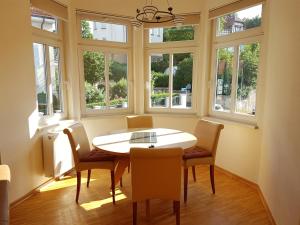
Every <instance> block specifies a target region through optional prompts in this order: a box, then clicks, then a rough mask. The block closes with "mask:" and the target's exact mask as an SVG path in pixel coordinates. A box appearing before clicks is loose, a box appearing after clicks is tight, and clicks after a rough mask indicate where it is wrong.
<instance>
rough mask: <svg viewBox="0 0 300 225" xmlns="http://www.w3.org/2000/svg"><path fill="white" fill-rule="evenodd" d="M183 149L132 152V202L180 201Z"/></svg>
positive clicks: (136, 149) (134, 149) (131, 150)
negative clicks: (155, 199)
mask: <svg viewBox="0 0 300 225" xmlns="http://www.w3.org/2000/svg"><path fill="white" fill-rule="evenodd" d="M182 154H183V150H182V149H181V148H164V149H157V148H152V149H148V148H147V149H145V148H131V149H130V161H131V183H132V185H131V186H132V200H133V201H141V200H146V199H153V198H158V199H167V200H173V201H180V190H181V188H180V187H181V164H182Z"/></svg>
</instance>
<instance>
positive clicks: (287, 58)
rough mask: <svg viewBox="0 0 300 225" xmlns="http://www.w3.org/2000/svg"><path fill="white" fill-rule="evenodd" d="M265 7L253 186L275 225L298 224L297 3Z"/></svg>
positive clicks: (299, 72) (299, 45)
mask: <svg viewBox="0 0 300 225" xmlns="http://www.w3.org/2000/svg"><path fill="white" fill-rule="evenodd" d="M268 4H269V12H270V14H269V32H268V37H269V38H268V55H267V63H268V67H267V80H266V84H267V85H266V98H265V108H264V115H265V116H264V118H263V121H264V127H263V136H262V154H261V165H260V173H259V186H260V188H261V190H262V192H263V194H264V196H265V198H266V200H267V202H268V205H269V207H270V209H271V211H272V214H273V216H274V218H275V220H276V223H277V224H278V225H299V224H300V131H299V127H300V117H299V115H300V114H299V111H300V100H299V97H300V70H299V62H300V56H299V52H300V25H299V22H300V20H299V10H300V1H299V0H289V1H280V0H272V1H268Z"/></svg>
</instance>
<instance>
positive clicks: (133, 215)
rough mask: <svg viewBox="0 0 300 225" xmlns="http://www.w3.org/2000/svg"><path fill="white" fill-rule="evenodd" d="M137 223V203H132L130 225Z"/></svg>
mask: <svg viewBox="0 0 300 225" xmlns="http://www.w3.org/2000/svg"><path fill="white" fill-rule="evenodd" d="M136 221H137V202H132V224H133V225H136Z"/></svg>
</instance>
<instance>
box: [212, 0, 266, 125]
mask: <svg viewBox="0 0 300 225" xmlns="http://www.w3.org/2000/svg"><path fill="white" fill-rule="evenodd" d="M260 4H262V14H261V25H260V26H259V27H256V28H250V29H248V30H244V31H240V32H235V33H232V34H228V35H225V36H217V35H216V33H217V19H218V18H215V19H214V20H213V21H212V30H213V32H212V48H211V49H212V52H211V62H212V63H211V78H210V94H209V95H210V100H209V110H208V113H209V115H210V116H213V117H217V118H221V119H228V120H234V121H237V122H245V123H249V124H256V122H257V117H258V114H259V112H260V108H259V107H260V105H261V104H259V103H260V101H259V98H260V97H261V86H262V84H261V80H262V78H261V76H262V74H261V71H262V63H261V62H262V56H263V55H264V46H263V44H264V41H263V36H264V18H265V4H264V3H263V2H262V3H260ZM252 6H255V5H252ZM252 6H249V7H248V8H250V7H252ZM240 10H243V9H240ZM251 43H258V44H259V45H260V55H259V64H258V74H257V81H256V84H257V85H256V100H255V107H256V111H255V115H248V114H244V113H239V112H236V96H237V78H238V63H239V46H240V45H244V44H251ZM227 47H233V48H234V56H233V68H232V81H231V82H232V83H231V107H230V112H227V111H226V112H224V111H217V110H215V109H214V105H215V95H216V72H217V66H218V62H217V61H218V60H217V49H219V48H227Z"/></svg>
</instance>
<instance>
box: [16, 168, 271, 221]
mask: <svg viewBox="0 0 300 225" xmlns="http://www.w3.org/2000/svg"><path fill="white" fill-rule="evenodd" d="M196 172H197V182H194V181H193V179H192V176H191V175H192V173H191V172H189V186H188V202H187V204H186V205H185V204H184V203H183V199H182V202H181V224H182V225H250V224H251V225H252V224H256V225H267V224H271V223H270V222H269V220H268V216H267V213H266V211H265V209H264V207H263V204H262V202H261V200H260V198H259V194H258V193H257V190H256V189H255V188H253V187H251V186H249V185H248V184H246V183H243V182H241V181H239V180H236V179H233V178H231V177H230V176H228V175H226V174H224V173H222V172H220V171H218V170H216V171H215V182H216V194H215V195H213V194H211V189H210V180H209V168H208V167H206V166H201V167H197V168H196ZM83 176H84V177H86V174H83ZM109 186H110V172H109V171H106V170H94V171H92V180H91V183H90V187H89V188H87V187H86V180H85V179H83V180H82V186H81V193H80V196H79V204H78V205H77V204H76V203H75V192H76V178H75V177H71V176H70V177H65V178H64V179H62V180H60V181H56V182H52V183H50V184H49V185H47V186H46V187H43V188H42V189H41V190H40V192H37V193H36V194H34V195H33V196H31V197H30V198H28V199H26V200H25V201H23V202H22V203H20V204H18V205H17V206H15V207H13V208H12V209H11V211H10V218H11V221H10V224H11V225H65V224H68V225H96V224H97V225H130V224H132V207H131V200H130V198H131V197H130V194H131V188H130V174H128V173H127V172H126V173H125V175H124V177H123V188H121V189H120V188H119V190H117V197H116V199H117V202H116V205H113V204H112V202H111V197H110V190H109ZM150 205H151V216H150V218H146V213H145V204H144V203H140V204H138V225H175V216H174V215H173V214H172V210H173V208H172V203H171V202H169V201H163V200H151V203H150Z"/></svg>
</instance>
